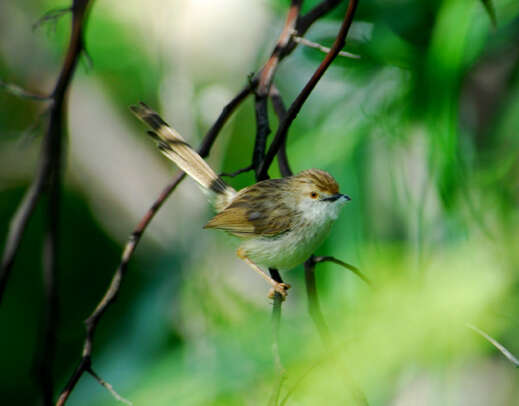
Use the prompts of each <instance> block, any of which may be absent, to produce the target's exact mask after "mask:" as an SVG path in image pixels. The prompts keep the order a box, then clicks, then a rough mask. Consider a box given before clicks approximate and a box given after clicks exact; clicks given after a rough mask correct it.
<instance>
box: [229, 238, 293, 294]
mask: <svg viewBox="0 0 519 406" xmlns="http://www.w3.org/2000/svg"><path fill="white" fill-rule="evenodd" d="M236 253H237V255H238V257H239V258H240V259H242V260H243V261H245V263H246V264H247V265H249V266H250V267H251V268H252V269H254V270H255V271H256V272H257V273H259V274H260V275H261V276H262V278H263V279H265V280H266V281H267V282H268V283H270V284H271V285H272V290H271V291H270V293H269V297H273V296H274V292H278V293H279V294H280V295H281V296H282V297H283V299H285V297H286V296H287V290H288V289H290V285H289V284H288V283H280V282H277V281H275V280H274V279H272V278H271V277H270V276H269V275H267V274H266V273H265V272H264V271H263V270H262V269H261V268H260V267H259V266H258V265H256V264H255V263H254V262H252V261H251V260H250V259H249V258H248V257H247V256H246V255H245V253H244V252H243V250H242V249H241V248H240V249H238V251H237V252H236Z"/></svg>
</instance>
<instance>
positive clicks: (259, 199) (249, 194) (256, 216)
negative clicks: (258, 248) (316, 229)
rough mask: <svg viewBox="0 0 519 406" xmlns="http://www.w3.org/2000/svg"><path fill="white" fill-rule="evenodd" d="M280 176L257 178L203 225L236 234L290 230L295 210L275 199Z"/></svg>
mask: <svg viewBox="0 0 519 406" xmlns="http://www.w3.org/2000/svg"><path fill="white" fill-rule="evenodd" d="M280 187H283V184H282V180H281V179H280V180H278V179H272V180H268V181H263V182H259V183H257V184H255V185H252V186H249V187H248V188H245V189H243V190H241V191H240V192H239V193H238V196H236V198H235V199H234V200H233V202H232V203H231V204H230V205H229V206H228V207H226V208H225V209H224V210H222V211H221V212H220V213H218V214H217V215H216V216H214V217H213V218H212V219H211V220H210V221H209V222H208V223H207V224H206V225H205V226H204V228H217V229H220V230H225V231H228V232H230V233H232V234H235V235H237V236H239V237H245V238H246V237H254V236H275V235H278V234H281V233H284V232H286V231H288V230H290V227H291V226H292V224H291V221H290V219H292V218H295V217H296V216H295V213H294V210H292V209H290V208H289V207H288V206H287V205H286V204H284V203H283V202H280V201H278V200H276V195H278V196H279V188H280Z"/></svg>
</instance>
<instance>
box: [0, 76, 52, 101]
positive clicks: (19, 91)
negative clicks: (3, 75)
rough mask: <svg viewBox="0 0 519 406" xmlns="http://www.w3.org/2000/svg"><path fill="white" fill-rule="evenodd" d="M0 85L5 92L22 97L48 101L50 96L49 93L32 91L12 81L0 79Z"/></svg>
mask: <svg viewBox="0 0 519 406" xmlns="http://www.w3.org/2000/svg"><path fill="white" fill-rule="evenodd" d="M0 87H1V88H2V89H4V90H5V91H6V92H7V93H10V94H12V95H14V96H17V97H22V98H24V99H29V100H36V101H49V100H51V98H52V97H51V96H50V95H44V94H37V93H33V92H30V91H28V90H25V89H23V88H22V87H20V86H18V85H15V84H13V83H7V82H4V81H3V80H0Z"/></svg>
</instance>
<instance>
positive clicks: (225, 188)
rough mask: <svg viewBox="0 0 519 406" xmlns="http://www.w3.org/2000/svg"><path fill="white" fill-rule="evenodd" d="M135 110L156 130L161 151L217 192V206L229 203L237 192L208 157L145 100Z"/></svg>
mask: <svg viewBox="0 0 519 406" xmlns="http://www.w3.org/2000/svg"><path fill="white" fill-rule="evenodd" d="M130 109H131V111H132V112H133V114H135V115H136V116H137V117H138V118H139V119H140V120H141V121H143V122H144V123H145V124H147V125H148V126H149V127H150V128H151V129H152V130H153V131H148V134H149V135H150V136H151V137H152V138H154V139H155V140H156V141H157V143H158V147H159V149H160V151H161V152H162V153H163V154H164V155H166V156H167V157H168V158H169V159H171V160H172V161H173V162H174V163H175V164H177V166H178V167H179V168H180V169H182V170H183V171H184V172H185V173H187V174H188V175H189V176H191V177H192V178H193V179H194V180H196V181H197V182H198V183H199V184H200V185H201V186H202V187H203V188H204V189H205V190H206V191H210V192H213V193H214V195H215V196H214V197H215V199H214V202H213V203H214V205H215V207H216V209H217V210H218V211H220V210H222V209H223V208H224V207H225V206H227V205H228V204H229V203H230V201H231V200H232V198H233V197H234V196H235V194H236V191H235V190H234V189H233V188H232V187H231V186H229V185H227V184H226V183H225V182H224V181H223V180H222V178H220V177H219V176H218V175H217V174H216V173H215V172H214V171H213V170H212V169H211V167H210V166H209V165H208V164H207V162H205V161H204V159H203V158H202V157H201V156H200V155H199V154H198V153H197V152H196V151H195V150H194V149H193V148H191V146H190V145H189V144H188V143H187V142H186V140H184V138H182V136H181V135H180V134H179V133H178V132H176V131H175V130H174V129H173V128H171V127H170V126H168V124H166V122H165V121H164V120H162V118H161V117H160V116H159V115H158V114H157V113H156V112H155V111H153V110H152V109H151V108H149V107H148V106H147V105H146V104H144V103H142V102H141V103H139V105H135V106H130Z"/></svg>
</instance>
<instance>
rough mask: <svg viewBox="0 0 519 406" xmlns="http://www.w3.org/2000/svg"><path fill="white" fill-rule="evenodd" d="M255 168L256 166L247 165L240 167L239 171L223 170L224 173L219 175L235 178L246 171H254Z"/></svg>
mask: <svg viewBox="0 0 519 406" xmlns="http://www.w3.org/2000/svg"><path fill="white" fill-rule="evenodd" d="M253 169H254V166H252V165H249V166H246V167H245V168H241V169H238V170H237V171H234V172H222V173H220V175H219V176H220V177H228V178H235V177H236V176H238V175H241V174H242V173H245V172H249V171H252V170H253Z"/></svg>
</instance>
